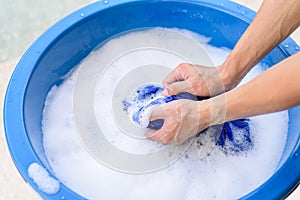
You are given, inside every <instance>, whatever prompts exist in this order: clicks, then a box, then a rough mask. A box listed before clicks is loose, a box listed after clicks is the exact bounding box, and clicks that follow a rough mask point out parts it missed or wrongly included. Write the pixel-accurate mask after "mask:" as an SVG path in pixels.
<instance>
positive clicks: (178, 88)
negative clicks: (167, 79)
mask: <svg viewBox="0 0 300 200" xmlns="http://www.w3.org/2000/svg"><path fill="white" fill-rule="evenodd" d="M165 90H167V92H168V95H169V96H170V95H177V94H179V93H181V92H190V93H193V91H192V88H191V86H190V84H189V83H188V82H187V81H180V82H175V83H172V84H170V85H169V86H168V87H166V88H165Z"/></svg>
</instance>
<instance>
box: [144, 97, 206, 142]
mask: <svg viewBox="0 0 300 200" xmlns="http://www.w3.org/2000/svg"><path fill="white" fill-rule="evenodd" d="M157 119H164V124H163V126H162V127H161V129H159V130H149V131H147V132H146V136H147V137H148V138H149V139H152V140H156V141H158V142H162V143H164V144H169V143H172V144H173V145H175V146H178V145H180V144H182V143H183V142H184V141H185V140H187V139H188V138H190V137H192V136H194V135H196V134H197V133H198V132H200V131H201V130H204V129H205V128H207V127H208V126H209V125H210V111H209V109H206V108H205V106H200V102H199V101H192V100H187V99H180V100H176V101H172V102H170V103H167V104H163V105H161V106H159V107H158V108H157V109H155V110H153V112H152V114H151V118H150V121H154V120H157Z"/></svg>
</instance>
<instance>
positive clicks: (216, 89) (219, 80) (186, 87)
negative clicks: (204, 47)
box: [162, 63, 229, 97]
mask: <svg viewBox="0 0 300 200" xmlns="http://www.w3.org/2000/svg"><path fill="white" fill-rule="evenodd" d="M223 69H224V67H223V66H220V67H205V66H201V65H192V64H187V63H182V64H180V65H178V66H177V67H176V68H175V69H174V70H173V71H172V72H171V73H170V74H169V75H168V76H167V77H166V78H165V79H164V80H163V86H164V88H165V89H164V91H163V93H162V95H164V96H171V95H176V94H179V93H180V92H188V93H191V94H194V95H196V96H204V97H208V96H215V95H217V94H220V93H223V92H225V90H227V89H228V88H229V84H227V82H226V81H225V79H224V76H223V73H222V72H223Z"/></svg>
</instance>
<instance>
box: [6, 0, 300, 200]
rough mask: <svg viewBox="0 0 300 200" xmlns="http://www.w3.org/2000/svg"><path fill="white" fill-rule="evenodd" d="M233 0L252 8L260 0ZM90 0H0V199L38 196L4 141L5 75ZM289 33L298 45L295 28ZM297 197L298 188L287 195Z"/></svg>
mask: <svg viewBox="0 0 300 200" xmlns="http://www.w3.org/2000/svg"><path fill="white" fill-rule="evenodd" d="M112 1H113V0H112ZM234 1H235V2H237V3H240V4H242V5H244V6H247V7H249V8H251V9H253V10H255V11H257V10H258V8H259V7H260V4H261V3H262V0H234ZM92 2H95V1H93V0H76V1H74V0H52V1H47V0H26V1H24V0H14V1H11V0H0V24H1V26H0V111H1V115H0V200H2V199H3V200H15V199H17V200H19V199H21V200H40V199H41V198H40V197H39V195H38V194H37V193H36V192H35V191H33V189H31V187H30V186H29V185H27V184H26V183H25V182H24V180H23V179H22V177H21V175H20V174H19V173H18V171H17V169H16V168H15V166H14V164H13V162H12V160H11V158H10V155H9V152H8V148H7V144H6V141H5V134H4V128H3V116H2V110H3V99H4V95H5V90H6V86H7V84H8V81H9V78H10V76H11V74H12V72H13V70H14V68H15V66H16V64H17V62H18V61H19V59H20V58H21V56H22V55H23V53H24V52H25V51H26V49H27V48H28V47H29V46H30V45H31V44H32V43H33V42H34V41H35V40H36V39H37V38H38V37H39V35H41V34H42V33H43V32H44V31H45V30H47V29H48V28H49V27H50V26H51V25H53V24H54V23H55V22H57V21H59V20H60V19H61V18H63V17H64V16H66V15H68V14H70V13H72V12H73V11H75V10H77V9H79V8H81V7H83V6H85V5H87V4H90V3H92ZM291 37H292V38H293V39H294V40H295V41H296V42H297V43H298V45H300V29H299V28H298V29H297V30H296V31H295V32H294V33H293V34H292V36H291ZM299 170H300V169H299ZM283 184H284V183H283ZM299 199H300V188H298V189H297V190H295V191H294V192H293V193H292V194H291V195H290V196H289V197H288V198H287V200H299Z"/></svg>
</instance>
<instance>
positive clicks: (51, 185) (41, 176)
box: [28, 163, 60, 194]
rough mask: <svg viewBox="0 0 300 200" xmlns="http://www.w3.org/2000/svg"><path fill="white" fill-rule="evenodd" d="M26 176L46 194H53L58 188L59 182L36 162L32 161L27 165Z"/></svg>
mask: <svg viewBox="0 0 300 200" xmlns="http://www.w3.org/2000/svg"><path fill="white" fill-rule="evenodd" d="M28 176H29V177H30V178H31V179H32V180H33V182H34V183H35V184H37V186H38V188H39V189H40V190H41V191H43V192H45V193H47V194H55V193H57V192H58V190H59V189H60V186H59V182H58V181H57V180H55V179H54V178H52V177H51V176H50V175H49V173H48V172H47V170H46V169H45V168H44V167H42V166H41V165H39V164H38V163H32V164H31V165H30V166H29V167H28Z"/></svg>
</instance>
